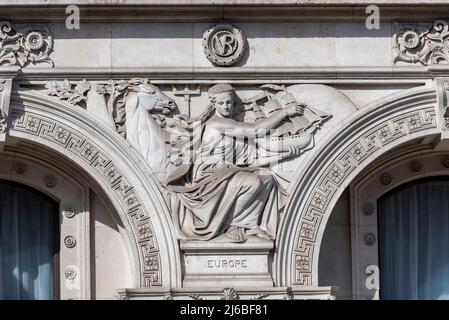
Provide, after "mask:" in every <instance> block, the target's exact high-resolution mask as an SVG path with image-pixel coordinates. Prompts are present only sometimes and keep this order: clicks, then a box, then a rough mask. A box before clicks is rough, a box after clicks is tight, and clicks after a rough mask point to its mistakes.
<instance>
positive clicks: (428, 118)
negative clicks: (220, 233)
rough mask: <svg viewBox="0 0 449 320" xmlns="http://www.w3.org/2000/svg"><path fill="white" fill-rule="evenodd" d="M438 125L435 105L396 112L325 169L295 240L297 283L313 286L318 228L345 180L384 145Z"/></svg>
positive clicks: (295, 279)
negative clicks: (314, 255)
mask: <svg viewBox="0 0 449 320" xmlns="http://www.w3.org/2000/svg"><path fill="white" fill-rule="evenodd" d="M436 127H437V119H436V113H435V107H433V106H431V107H429V106H428V107H425V108H423V109H421V110H415V111H411V112H407V113H405V114H401V115H396V116H394V117H393V118H392V119H389V120H386V121H385V122H383V123H381V124H378V125H377V126H375V127H374V128H369V129H367V130H366V131H365V132H363V133H362V134H361V137H360V138H358V139H356V140H355V141H354V142H352V143H351V144H350V145H349V146H348V147H347V148H345V149H344V150H343V151H342V152H340V153H339V154H338V155H337V157H336V159H335V160H334V161H333V162H332V163H331V164H329V165H328V166H327V167H326V169H325V170H323V171H322V174H321V177H320V178H319V179H318V183H317V185H316V186H315V187H314V188H313V191H312V192H311V194H310V196H309V198H308V199H307V201H306V206H305V208H304V211H303V212H304V213H303V214H302V216H301V218H300V222H299V226H300V231H299V236H298V237H297V239H295V250H294V264H295V266H294V270H295V277H294V284H296V285H304V286H310V285H312V265H313V263H312V259H313V253H314V250H315V241H316V236H317V231H318V228H319V226H320V223H321V220H322V218H323V215H324V213H325V212H326V209H327V207H328V205H329V203H330V201H331V199H332V198H333V196H334V194H335V193H336V192H337V190H338V188H339V187H340V186H341V185H342V183H343V181H345V179H346V178H347V177H348V176H349V175H350V174H351V173H352V172H353V171H354V170H355V168H356V167H357V166H358V165H360V164H361V163H362V162H363V161H365V160H366V159H367V158H368V157H369V156H370V155H372V154H373V153H374V152H375V151H377V150H379V149H380V148H382V147H384V146H386V145H388V144H390V143H392V142H393V141H395V140H397V139H399V138H401V137H404V136H407V135H409V134H412V133H415V132H418V131H422V130H426V129H431V128H436Z"/></svg>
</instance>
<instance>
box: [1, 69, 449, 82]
mask: <svg viewBox="0 0 449 320" xmlns="http://www.w3.org/2000/svg"><path fill="white" fill-rule="evenodd" d="M0 74H2V68H0ZM441 75H443V76H449V67H448V66H429V67H422V66H415V67H407V66H404V67H270V68H249V67H233V68H213V67H211V68H195V69H193V68H188V67H187V68H123V69H120V68H113V69H109V68H35V67H33V68H23V69H21V70H20V72H19V74H18V75H17V79H24V80H34V81H40V80H45V79H69V80H82V79H89V80H104V79H111V78H113V79H131V78H135V77H145V78H150V79H151V80H152V82H154V83H164V82H167V83H176V82H178V83H189V82H195V83H200V82H203V83H212V82H216V81H223V80H226V81H228V82H233V83H261V82H263V83H265V82H276V83H279V82H283V83H298V82H307V83H313V82H318V83H338V82H372V83H374V82H376V81H390V82H398V83H403V82H423V81H425V80H426V79H432V78H434V77H435V76H441Z"/></svg>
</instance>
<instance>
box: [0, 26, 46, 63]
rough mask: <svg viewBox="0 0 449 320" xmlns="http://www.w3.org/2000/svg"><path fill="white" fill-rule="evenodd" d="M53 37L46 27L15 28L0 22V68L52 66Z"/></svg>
mask: <svg viewBox="0 0 449 320" xmlns="http://www.w3.org/2000/svg"><path fill="white" fill-rule="evenodd" d="M52 50H53V37H52V36H51V33H50V30H49V29H48V27H47V26H43V25H28V26H25V27H21V28H16V27H15V26H13V25H12V24H11V23H10V22H7V21H0V66H20V67H25V66H27V65H29V64H37V63H48V64H50V65H51V66H53V62H52V61H51V59H50V53H51V52H52Z"/></svg>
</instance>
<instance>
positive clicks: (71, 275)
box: [64, 267, 76, 280]
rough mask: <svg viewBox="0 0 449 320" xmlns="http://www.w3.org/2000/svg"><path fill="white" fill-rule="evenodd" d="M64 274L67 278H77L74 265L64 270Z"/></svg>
mask: <svg viewBox="0 0 449 320" xmlns="http://www.w3.org/2000/svg"><path fill="white" fill-rule="evenodd" d="M64 276H65V278H66V279H69V280H73V279H75V278H76V270H75V269H73V268H72V267H67V268H66V269H65V270H64Z"/></svg>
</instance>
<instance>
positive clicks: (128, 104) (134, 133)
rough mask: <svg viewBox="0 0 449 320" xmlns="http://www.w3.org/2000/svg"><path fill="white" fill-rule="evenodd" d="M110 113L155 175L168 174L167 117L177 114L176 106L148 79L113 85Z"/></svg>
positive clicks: (111, 87) (122, 133)
mask: <svg viewBox="0 0 449 320" xmlns="http://www.w3.org/2000/svg"><path fill="white" fill-rule="evenodd" d="M105 93H107V94H109V95H110V98H109V101H108V110H109V113H110V114H111V115H112V118H113V119H114V123H115V126H116V129H117V131H118V132H119V133H120V134H121V135H123V136H124V137H125V138H126V140H128V141H129V143H130V144H131V145H132V146H133V147H134V148H135V149H136V150H137V151H139V152H140V154H141V155H142V156H143V157H144V158H145V160H146V161H147V163H148V164H149V165H150V167H151V168H152V169H153V171H154V172H165V170H166V168H167V154H168V149H169V148H168V144H167V141H168V139H169V137H168V133H167V131H166V130H165V116H166V115H168V114H170V113H173V112H175V111H176V110H177V106H176V104H175V102H174V101H173V100H172V99H170V98H169V97H168V96H166V95H165V94H164V93H163V92H162V91H161V90H160V89H159V88H158V87H156V86H155V85H152V84H150V83H148V80H144V79H132V80H130V81H120V82H113V83H110V84H109V85H108V86H107V88H106V89H105Z"/></svg>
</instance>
